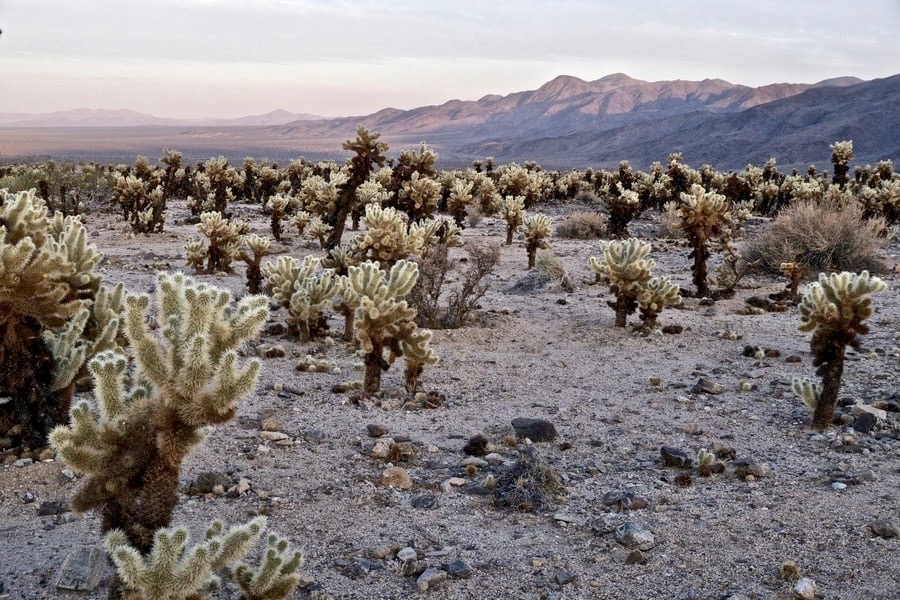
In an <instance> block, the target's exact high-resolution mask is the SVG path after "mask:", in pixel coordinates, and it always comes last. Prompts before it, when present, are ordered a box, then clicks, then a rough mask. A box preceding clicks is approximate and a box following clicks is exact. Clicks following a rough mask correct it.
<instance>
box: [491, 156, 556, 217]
mask: <svg viewBox="0 0 900 600" xmlns="http://www.w3.org/2000/svg"><path fill="white" fill-rule="evenodd" d="M548 182H549V178H548V177H547V175H546V174H545V173H544V172H543V171H540V170H539V168H531V169H529V168H527V167H526V166H520V165H517V164H515V163H510V164H508V165H504V166H503V168H502V169H499V170H498V178H497V191H498V192H499V193H500V195H501V196H503V197H507V196H514V197H515V196H522V201H523V202H524V204H525V208H531V207H532V206H534V205H535V204H537V203H538V202H539V201H540V200H541V198H542V197H543V195H544V187H545V185H546V184H547V183H548Z"/></svg>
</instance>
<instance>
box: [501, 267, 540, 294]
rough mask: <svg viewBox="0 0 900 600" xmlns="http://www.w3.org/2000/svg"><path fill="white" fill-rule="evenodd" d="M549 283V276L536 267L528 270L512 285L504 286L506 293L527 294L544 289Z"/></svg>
mask: <svg viewBox="0 0 900 600" xmlns="http://www.w3.org/2000/svg"><path fill="white" fill-rule="evenodd" d="M548 283H550V276H549V275H548V274H546V273H544V272H543V271H538V270H537V269H535V270H533V271H529V272H528V273H526V274H525V275H524V276H523V277H521V278H519V280H518V281H516V282H515V283H514V284H513V285H511V286H510V287H508V288H506V290H505V292H506V293H507V294H516V295H522V296H524V295H529V294H533V293H535V292H537V291H540V290H542V289H544V288H545V287H546V286H547V284H548Z"/></svg>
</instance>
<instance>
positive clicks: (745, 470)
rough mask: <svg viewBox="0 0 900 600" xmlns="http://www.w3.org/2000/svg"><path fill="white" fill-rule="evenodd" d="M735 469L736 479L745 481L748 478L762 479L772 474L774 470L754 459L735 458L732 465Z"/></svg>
mask: <svg viewBox="0 0 900 600" xmlns="http://www.w3.org/2000/svg"><path fill="white" fill-rule="evenodd" d="M730 466H731V467H732V468H733V469H734V474H735V476H736V477H739V478H741V479H745V478H747V477H748V476H751V477H754V478H755V479H762V478H763V477H768V476H769V475H771V474H772V469H771V468H770V467H769V465H767V464H765V463H758V462H756V461H755V460H753V459H752V458H746V457H739V458H735V459H734V460H733V461H732V462H731V465H730Z"/></svg>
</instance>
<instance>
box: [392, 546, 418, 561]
mask: <svg viewBox="0 0 900 600" xmlns="http://www.w3.org/2000/svg"><path fill="white" fill-rule="evenodd" d="M418 557H419V555H418V554H417V553H416V551H415V550H414V549H413V548H410V547H408V546H407V547H406V548H401V549H400V550H399V551H398V552H397V560H399V561H402V562H409V561H411V560H416V558H418Z"/></svg>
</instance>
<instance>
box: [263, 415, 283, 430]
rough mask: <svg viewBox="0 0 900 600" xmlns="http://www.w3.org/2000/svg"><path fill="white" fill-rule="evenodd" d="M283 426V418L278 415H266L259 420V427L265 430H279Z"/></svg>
mask: <svg viewBox="0 0 900 600" xmlns="http://www.w3.org/2000/svg"><path fill="white" fill-rule="evenodd" d="M281 427H282V423H281V420H280V419H278V418H276V417H266V418H265V419H263V420H261V421H260V422H259V428H260V429H262V430H263V431H278V430H280V429H281Z"/></svg>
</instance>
